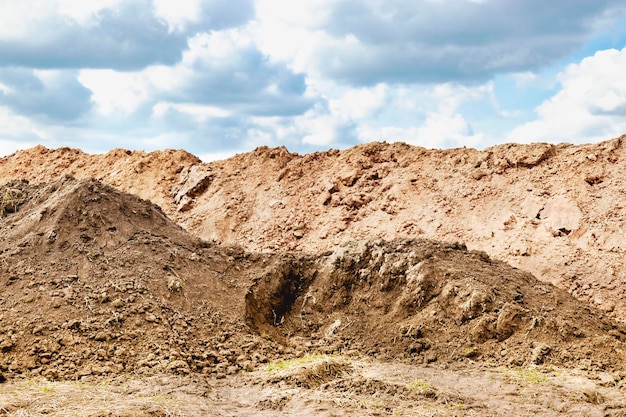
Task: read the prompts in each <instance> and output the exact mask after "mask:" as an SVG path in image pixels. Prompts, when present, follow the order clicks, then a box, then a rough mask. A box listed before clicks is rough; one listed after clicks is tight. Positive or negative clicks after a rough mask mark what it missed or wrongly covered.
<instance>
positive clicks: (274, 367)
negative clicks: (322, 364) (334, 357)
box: [267, 355, 331, 372]
mask: <svg viewBox="0 0 626 417" xmlns="http://www.w3.org/2000/svg"><path fill="white" fill-rule="evenodd" d="M330 358H331V356H329V355H306V356H303V357H301V358H297V359H289V360H285V361H280V362H277V363H270V364H269V365H267V370H268V371H270V372H273V371H278V370H281V369H286V368H289V367H291V366H294V365H304V364H306V363H310V362H315V361H317V360H323V359H326V360H327V359H330Z"/></svg>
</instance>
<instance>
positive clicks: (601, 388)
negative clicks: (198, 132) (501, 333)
mask: <svg viewBox="0 0 626 417" xmlns="http://www.w3.org/2000/svg"><path fill="white" fill-rule="evenodd" d="M625 394H626V386H625V385H624V382H623V381H617V380H615V378H614V376H612V375H610V374H608V373H594V372H581V371H573V370H571V369H564V368H558V367H551V366H550V367H546V366H539V367H530V368H507V367H493V366H488V365H487V366H486V365H478V364H473V365H464V366H462V367H457V366H452V367H447V366H443V367H442V366H417V365H410V364H404V363H397V362H394V363H389V362H381V361H373V360H371V359H364V358H357V357H349V356H337V355H334V356H309V357H302V358H298V359H287V358H285V359H284V360H283V361H280V362H273V363H270V364H268V365H264V366H261V367H259V368H257V369H254V370H251V371H249V372H245V373H241V374H238V375H236V376H230V377H227V378H224V379H212V378H204V377H201V376H176V375H171V374H164V375H155V376H151V377H141V376H137V375H132V374H131V375H122V376H115V377H109V378H102V377H91V378H89V379H84V380H81V381H50V380H47V379H45V378H19V379H16V380H12V381H11V382H10V383H8V384H3V385H0V404H2V405H1V406H0V415H7V416H44V415H45V416H68V415H77V416H198V415H203V416H216V417H217V416H274V415H286V416H424V417H426V416H429V417H431V416H482V417H485V416H520V417H522V416H525V417H526V416H554V415H567V416H589V417H591V416H602V417H606V416H615V417H617V416H624V415H626V400H625V398H626V395H625Z"/></svg>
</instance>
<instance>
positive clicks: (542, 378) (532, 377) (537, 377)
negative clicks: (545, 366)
mask: <svg viewBox="0 0 626 417" xmlns="http://www.w3.org/2000/svg"><path fill="white" fill-rule="evenodd" d="M506 373H507V374H508V375H509V376H511V377H513V378H515V379H517V380H520V381H522V382H523V383H525V384H529V385H534V384H540V383H542V382H546V381H547V380H548V377H547V376H546V375H544V374H542V373H540V372H539V371H537V370H536V369H524V368H514V369H511V370H509V371H507V372H506Z"/></svg>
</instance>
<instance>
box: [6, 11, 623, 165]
mask: <svg viewBox="0 0 626 417" xmlns="http://www.w3.org/2000/svg"><path fill="white" fill-rule="evenodd" d="M623 74H626V3H624V2H623V0H568V1H565V0H553V1H550V2H546V1H541V2H540V1H538V0H524V1H520V0H386V1H382V0H361V1H354V0H299V1H293V0H292V1H287V0H230V1H223V0H222V1H220V0H22V1H20V2H17V1H14V0H0V155H7V154H9V153H11V152H14V151H15V150H17V149H24V148H28V147H31V146H34V145H36V144H43V145H44V146H47V147H60V146H71V147H79V148H81V149H83V150H85V151H87V152H93V153H97V152H106V151H108V150H110V149H113V148H116V147H123V148H129V149H138V150H147V151H149V150H155V149H165V148H183V149H186V150H188V151H190V152H192V153H194V154H196V155H198V156H200V157H201V158H203V159H204V160H207V161H208V160H213V159H219V158H224V157H227V156H230V155H232V154H235V153H238V152H246V151H250V150H252V149H254V148H255V147H257V146H261V145H267V146H281V145H284V146H286V147H287V148H288V149H289V150H290V151H295V152H300V153H306V152H311V151H316V150H326V149H329V148H340V149H341V148H346V147H348V146H352V145H355V144H358V143H365V142H371V141H380V140H385V141H388V142H393V141H404V142H407V143H410V144H413V145H418V146H424V147H428V148H448V147H460V146H468V147H476V148H481V149H482V148H485V147H488V146H491V145H494V144H498V143H506V142H522V143H530V142H554V143H558V142H570V143H589V142H596V141H601V140H606V139H610V138H612V137H615V136H618V135H621V134H623V133H626V77H625V76H624V75H623Z"/></svg>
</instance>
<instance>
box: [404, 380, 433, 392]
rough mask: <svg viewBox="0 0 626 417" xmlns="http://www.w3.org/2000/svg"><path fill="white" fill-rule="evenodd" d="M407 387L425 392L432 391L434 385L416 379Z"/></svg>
mask: <svg viewBox="0 0 626 417" xmlns="http://www.w3.org/2000/svg"><path fill="white" fill-rule="evenodd" d="M407 388H408V389H409V390H411V391H419V392H420V393H422V394H425V393H428V392H430V391H431V388H432V387H431V385H430V384H429V383H428V382H424V381H422V380H419V379H416V380H414V381H412V382H411V383H410V384H409V385H408V386H407Z"/></svg>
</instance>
